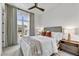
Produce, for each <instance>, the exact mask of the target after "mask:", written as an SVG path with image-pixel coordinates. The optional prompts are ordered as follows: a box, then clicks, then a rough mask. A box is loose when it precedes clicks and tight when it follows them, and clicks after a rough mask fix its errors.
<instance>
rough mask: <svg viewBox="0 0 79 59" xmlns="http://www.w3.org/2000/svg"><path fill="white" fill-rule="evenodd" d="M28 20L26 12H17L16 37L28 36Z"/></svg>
mask: <svg viewBox="0 0 79 59" xmlns="http://www.w3.org/2000/svg"><path fill="white" fill-rule="evenodd" d="M29 27H30V20H29V14H28V13H27V12H24V11H21V10H17V35H18V37H23V36H29V30H30V29H29Z"/></svg>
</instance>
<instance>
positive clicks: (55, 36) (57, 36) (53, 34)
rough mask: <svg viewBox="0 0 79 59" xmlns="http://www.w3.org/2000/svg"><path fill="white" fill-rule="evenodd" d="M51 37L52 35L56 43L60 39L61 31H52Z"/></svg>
mask: <svg viewBox="0 0 79 59" xmlns="http://www.w3.org/2000/svg"><path fill="white" fill-rule="evenodd" d="M52 37H54V39H55V40H56V42H57V43H58V42H59V41H60V40H62V37H63V33H61V32H52Z"/></svg>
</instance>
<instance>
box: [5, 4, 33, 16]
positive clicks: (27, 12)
mask: <svg viewBox="0 0 79 59" xmlns="http://www.w3.org/2000/svg"><path fill="white" fill-rule="evenodd" d="M5 5H9V6H12V7H14V8H16V9H19V10H22V11H24V12H27V13H30V14H34V13H32V12H29V11H26V10H23V9H21V8H18V7H16V6H13V5H10V4H8V3H5Z"/></svg>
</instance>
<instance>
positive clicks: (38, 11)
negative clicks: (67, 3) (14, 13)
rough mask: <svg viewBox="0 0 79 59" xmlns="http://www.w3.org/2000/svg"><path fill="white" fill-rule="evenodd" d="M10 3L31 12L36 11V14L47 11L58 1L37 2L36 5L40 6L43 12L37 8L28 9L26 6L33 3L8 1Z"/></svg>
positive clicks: (30, 5)
mask: <svg viewBox="0 0 79 59" xmlns="http://www.w3.org/2000/svg"><path fill="white" fill-rule="evenodd" d="M10 5H14V6H16V7H19V8H21V9H24V10H27V11H30V12H33V13H38V14H42V13H44V12H47V11H48V10H50V9H51V8H54V7H56V6H57V5H58V3H38V6H39V7H40V8H43V9H45V11H44V12H42V11H40V10H38V9H36V8H35V9H32V10H28V8H30V7H32V6H33V5H34V3H10Z"/></svg>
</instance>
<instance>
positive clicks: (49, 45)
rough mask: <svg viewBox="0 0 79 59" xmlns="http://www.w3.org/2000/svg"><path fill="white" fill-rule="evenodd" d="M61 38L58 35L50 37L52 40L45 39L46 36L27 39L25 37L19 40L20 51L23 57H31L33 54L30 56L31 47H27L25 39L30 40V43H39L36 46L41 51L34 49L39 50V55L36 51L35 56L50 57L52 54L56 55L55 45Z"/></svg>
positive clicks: (56, 48)
mask: <svg viewBox="0 0 79 59" xmlns="http://www.w3.org/2000/svg"><path fill="white" fill-rule="evenodd" d="M61 37H62V36H61V35H59V34H58V33H57V34H55V36H54V37H52V38H50V37H46V36H29V37H25V38H23V40H21V49H22V52H23V55H24V56H33V54H32V52H33V51H32V48H31V45H29V44H28V43H27V39H30V40H31V41H33V40H34V41H35V40H36V42H40V45H38V44H37V43H36V46H37V45H38V47H40V46H41V49H39V48H38V47H36V48H37V49H38V50H39V53H38V51H37V52H36V54H38V55H41V56H49V55H51V54H53V53H58V47H57V44H58V42H59V40H60V39H61ZM31 41H30V42H31ZM30 42H29V43H30ZM32 45H33V44H32ZM34 55H35V54H34ZM38 55H36V56H38Z"/></svg>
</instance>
